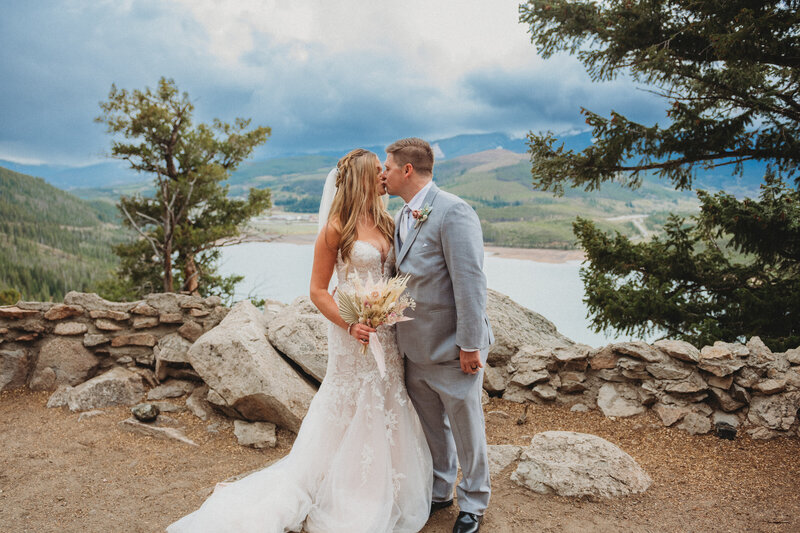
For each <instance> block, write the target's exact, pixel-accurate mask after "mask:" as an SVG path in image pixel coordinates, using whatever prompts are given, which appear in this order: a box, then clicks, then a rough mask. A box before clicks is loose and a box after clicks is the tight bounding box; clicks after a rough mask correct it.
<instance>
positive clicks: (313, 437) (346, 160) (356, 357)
mask: <svg viewBox="0 0 800 533" xmlns="http://www.w3.org/2000/svg"><path fill="white" fill-rule="evenodd" d="M380 174H381V164H380V161H379V160H378V157H377V156H376V155H375V154H373V153H372V152H368V151H366V150H362V149H357V150H353V151H352V152H350V153H349V154H347V155H346V156H345V157H343V158H342V159H341V160H339V163H338V165H337V168H336V169H334V170H332V171H331V172H330V174H328V178H327V180H326V183H325V191H324V192H323V198H322V203H321V205H320V232H319V235H318V237H317V242H316V244H315V247H314V265H313V271H312V274H311V300H312V301H313V302H314V305H316V306H317V308H319V310H320V311H321V312H322V314H323V315H324V316H325V317H326V318H327V319H328V320H329V321H330V322H329V323H328V366H327V372H326V375H325V379H324V381H323V382H322V385H321V386H320V389H319V391H318V392H317V394H316V395H315V396H314V399H313V401H312V402H311V405H310V407H309V409H308V413H307V414H306V417H305V419H304V420H303V424H302V426H301V427H300V431H299V432H298V433H297V438H296V439H295V441H294V445H293V447H292V450H291V451H290V452H289V454H288V455H287V456H286V457H284V458H283V459H281V460H280V461H278V462H277V463H275V464H273V465H271V466H269V467H267V468H265V469H263V470H260V471H258V472H256V473H254V474H251V475H249V476H247V477H245V478H243V479H241V480H239V481H236V482H235V483H231V484H219V485H217V487H216V489H215V490H214V493H213V494H212V495H211V496H210V497H209V498H208V500H206V502H205V503H204V504H203V505H202V506H201V507H200V509H198V510H197V511H195V512H193V513H192V514H190V515H188V516H185V517H183V518H182V519H180V520H179V521H178V522H176V523H174V524H172V525H171V526H169V527H168V528H167V531H168V532H170V533H178V532H191V533H198V532H209V533H212V532H213V533H219V532H236V533H246V532H259V533H261V532H263V533H283V532H284V531H301V529H302V530H304V531H308V532H309V533H317V532H320V533H336V532H343V533H344V532H347V533H357V532H363V533H380V532H386V533H389V532H416V531H419V530H420V529H422V527H423V526H424V525H425V522H426V521H427V519H428V513H429V510H430V502H431V483H432V479H433V476H432V466H431V458H430V452H429V451H428V445H427V443H426V441H425V437H424V434H423V433H422V428H421V426H420V423H419V420H418V418H417V414H416V412H415V411H414V408H413V406H412V405H411V402H410V401H409V398H408V396H407V394H406V388H405V385H404V377H403V374H404V369H403V359H402V356H401V355H400V353H399V352H398V349H397V344H396V342H395V337H394V327H393V326H391V327H389V326H379V327H378V329H377V335H378V338H379V339H380V342H381V344H382V345H383V348H384V351H385V356H386V372H385V375H384V377H381V374H380V373H379V371H378V368H377V364H376V362H375V359H373V357H372V356H371V355H370V354H369V353H368V354H367V355H362V354H361V349H360V348H361V344H367V343H368V342H369V334H370V333H372V332H375V330H374V329H372V328H369V327H367V326H366V325H363V324H354V325H352V326H348V324H347V323H346V322H345V321H344V320H343V319H342V317H341V316H340V315H339V310H338V306H337V303H336V301H335V300H334V297H333V295H331V294H330V293H329V292H328V287H329V283H330V281H331V277H332V274H333V272H334V270H335V271H336V275H337V278H338V290H347V289H349V285H350V284H349V282H348V277H349V276H352V275H358V276H359V277H360V278H362V279H366V277H367V275H368V273H371V274H372V277H373V278H374V279H377V278H378V277H380V276H389V275H391V274H393V270H394V252H393V251H392V250H393V247H392V238H393V232H394V223H393V220H392V218H391V216H390V215H389V214H388V213H387V212H386V208H385V206H384V203H383V199H382V198H381V196H382V195H383V194H385V190H384V188H383V186H382V185H381V183H380V181H379V180H380ZM303 528H304V529H303Z"/></svg>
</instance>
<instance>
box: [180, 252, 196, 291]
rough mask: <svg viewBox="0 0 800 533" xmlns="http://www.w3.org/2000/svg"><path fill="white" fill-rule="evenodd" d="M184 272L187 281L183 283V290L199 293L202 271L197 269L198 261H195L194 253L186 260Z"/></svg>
mask: <svg viewBox="0 0 800 533" xmlns="http://www.w3.org/2000/svg"><path fill="white" fill-rule="evenodd" d="M184 273H185V274H186V281H184V283H183V290H184V291H187V292H190V293H192V294H196V293H197V288H198V287H199V286H200V273H199V272H198V271H197V263H195V262H194V255H190V256H188V257H187V258H186V261H185V262H184Z"/></svg>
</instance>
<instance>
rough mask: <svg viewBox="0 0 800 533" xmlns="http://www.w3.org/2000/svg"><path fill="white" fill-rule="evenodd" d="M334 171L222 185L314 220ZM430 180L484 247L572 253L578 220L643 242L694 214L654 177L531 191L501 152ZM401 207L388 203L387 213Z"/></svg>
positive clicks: (283, 173)
mask: <svg viewBox="0 0 800 533" xmlns="http://www.w3.org/2000/svg"><path fill="white" fill-rule="evenodd" d="M335 164H336V159H335V158H333V157H321V156H307V157H296V158H283V159H275V160H272V161H267V162H260V163H252V164H249V165H243V167H242V169H240V170H238V171H237V172H235V173H234V175H233V177H232V178H231V180H230V183H231V189H230V192H231V194H232V195H234V196H235V195H241V194H244V193H246V191H247V190H248V188H249V187H258V188H263V187H269V188H270V189H271V190H272V198H273V202H274V204H275V205H276V206H277V207H278V208H282V209H283V210H285V211H291V212H304V213H316V212H317V210H318V209H319V199H320V196H321V195H322V187H323V184H324V181H325V176H326V174H327V173H328V170H329V169H330V168H332V167H333V165H335ZM434 175H435V180H436V183H437V184H438V185H439V186H440V187H441V188H442V189H444V190H446V191H450V192H452V193H454V194H457V195H459V196H461V197H462V198H464V200H466V201H467V202H469V203H470V205H472V206H473V207H474V208H475V210H476V212H477V213H478V216H479V217H480V219H481V224H482V226H483V233H484V240H485V241H486V243H487V244H495V245H499V246H513V247H521V248H574V247H575V236H574V234H573V233H572V223H573V221H574V220H575V217H576V216H578V215H581V216H584V217H589V218H591V219H592V220H595V221H596V222H597V223H598V224H599V225H600V226H601V227H603V228H605V229H609V230H618V231H620V232H621V233H623V234H625V235H628V236H631V237H636V238H644V237H647V236H650V235H652V234H654V233H658V232H659V231H661V227H662V226H663V224H664V222H665V220H666V213H668V212H679V213H694V212H695V211H696V210H697V205H698V202H697V199H696V197H695V195H694V194H693V193H692V192H676V191H674V190H672V189H671V188H669V187H665V186H664V184H662V183H660V182H658V181H657V180H656V179H654V178H646V179H645V180H644V183H643V184H642V187H641V188H640V189H638V190H635V191H633V190H630V189H626V188H624V187H621V186H619V185H617V184H607V185H605V186H604V187H603V188H602V189H601V190H599V191H594V192H591V193H587V192H585V191H583V190H567V191H566V193H565V195H564V196H563V197H560V198H558V197H554V196H553V194H552V193H549V192H539V191H534V190H533V187H532V186H531V173H530V161H529V156H528V155H527V154H520V153H516V152H512V151H509V150H504V149H499V150H498V149H495V150H486V151H483V152H478V153H473V154H469V155H463V156H459V157H455V158H453V159H445V160H443V161H441V162H437V163H436V167H435V170H434ZM401 205H402V201H401V200H399V199H398V198H393V199H392V200H391V202H390V204H389V209H390V210H391V211H394V210H396V209H398V208H399V207H400V206H401ZM265 229H266V231H270V230H274V229H275V228H265ZM312 230H313V228H312Z"/></svg>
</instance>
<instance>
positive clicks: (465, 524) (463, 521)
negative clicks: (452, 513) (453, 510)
mask: <svg viewBox="0 0 800 533" xmlns="http://www.w3.org/2000/svg"><path fill="white" fill-rule="evenodd" d="M481 522H483V516H481V515H479V514H472V513H467V512H465V511H461V512H460V513H458V518H456V523H455V524H453V533H477V532H478V531H480V530H481Z"/></svg>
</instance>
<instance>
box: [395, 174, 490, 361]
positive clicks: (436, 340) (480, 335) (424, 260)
mask: <svg viewBox="0 0 800 533" xmlns="http://www.w3.org/2000/svg"><path fill="white" fill-rule="evenodd" d="M423 205H429V206H430V207H431V211H430V214H429V215H428V219H427V220H426V221H425V222H423V223H421V224H417V225H416V227H414V228H412V229H411V230H409V233H408V235H407V237H406V241H405V242H404V243H403V246H402V248H401V247H400V243H399V241H400V237H399V229H398V226H399V225H398V220H399V217H400V214H399V213H398V214H397V216H396V217H395V253H396V254H397V256H396V257H397V259H396V268H397V271H398V273H400V274H411V279H410V280H409V282H408V293H409V295H410V296H411V298H413V299H414V300H415V301H416V302H417V308H416V310H414V311H412V310H407V311H406V313H405V314H406V315H407V316H409V317H411V318H413V319H414V320H410V321H407V322H400V323H398V324H397V344H398V347H399V348H400V352H401V353H403V354H404V355H405V356H406V357H408V358H409V359H410V360H411V361H413V362H415V363H418V364H431V363H443V362H448V361H453V360H458V358H459V348H465V349H480V350H481V351H485V349H486V348H488V346H489V345H490V344H491V343H492V342H494V336H493V335H492V328H491V326H490V325H489V319H488V317H487V316H486V276H485V275H484V273H483V233H482V231H481V224H480V221H479V220H478V216H477V215H476V214H475V211H474V210H473V209H472V207H470V206H469V204H467V203H466V202H465V201H464V200H462V199H461V198H459V197H457V196H455V195H453V194H450V193H447V192H444V191H442V190H440V189H439V188H438V187H437V186H436V184H433V186H432V187H431V189H430V190H429V191H428V194H427V195H426V196H425V200H424V202H423ZM401 211H402V210H401ZM484 357H485V354H484Z"/></svg>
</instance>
